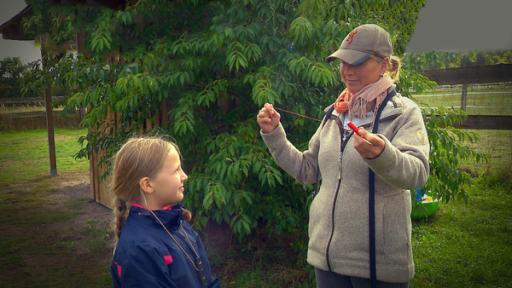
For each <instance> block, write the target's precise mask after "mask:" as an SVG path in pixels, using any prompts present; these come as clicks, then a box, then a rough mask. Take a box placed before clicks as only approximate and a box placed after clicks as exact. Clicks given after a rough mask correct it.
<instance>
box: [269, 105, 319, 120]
mask: <svg viewBox="0 0 512 288" xmlns="http://www.w3.org/2000/svg"><path fill="white" fill-rule="evenodd" d="M274 108H275V109H276V110H278V111H281V112H284V113H288V114H291V115H294V116H297V117H302V118H305V119H308V120H313V121H317V122H322V120H320V119H317V118H314V117H310V116H307V115H302V114H299V113H297V112H293V111H289V110H286V109H283V108H279V107H274Z"/></svg>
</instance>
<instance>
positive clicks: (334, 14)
mask: <svg viewBox="0 0 512 288" xmlns="http://www.w3.org/2000/svg"><path fill="white" fill-rule="evenodd" d="M29 2H31V3H32V4H33V5H34V16H33V17H32V18H30V19H29V20H27V21H26V23H25V27H26V28H27V29H29V30H31V31H38V29H41V28H40V27H42V24H41V23H43V22H44V21H43V20H44V17H48V18H49V20H50V21H49V23H50V24H51V25H50V28H49V30H48V31H50V32H49V37H50V39H51V40H52V41H54V42H55V43H65V42H66V41H68V40H73V35H74V33H76V32H85V33H86V34H87V35H88V37H87V47H88V50H89V53H88V54H89V55H79V56H67V57H63V58H61V59H60V60H59V61H57V62H56V63H55V64H52V69H50V73H52V77H51V78H52V79H54V80H53V81H54V82H55V84H57V85H59V86H61V87H64V89H65V90H66V91H70V93H71V96H70V97H69V99H68V102H67V107H68V108H69V109H73V108H78V107H89V108H90V109H89V112H88V113H87V114H86V115H85V117H84V119H83V122H82V125H83V126H84V127H88V128H97V127H99V124H100V123H102V122H103V121H104V120H105V117H106V115H107V113H108V111H114V112H120V114H121V118H122V119H121V120H122V121H121V122H122V127H121V128H120V129H116V130H115V131H108V132H109V133H104V132H103V131H98V130H89V133H88V135H87V136H86V137H84V138H83V139H82V141H83V144H84V148H83V149H82V150H81V151H80V152H79V153H78V156H82V157H87V155H88V154H89V152H90V151H93V150H98V149H104V150H105V151H106V152H107V153H106V157H105V158H104V160H105V161H104V163H105V165H108V163H109V156H111V155H112V154H113V153H114V152H115V151H116V150H117V149H118V147H119V145H120V144H121V143H123V141H125V139H126V138H127V137H129V136H130V135H133V134H134V133H135V132H134V130H136V129H134V128H136V127H139V126H140V125H142V123H143V121H145V119H146V118H149V117H150V116H151V115H152V112H154V111H156V110H157V109H158V107H160V105H161V103H163V102H164V103H166V104H167V105H168V106H169V107H172V109H171V111H170V112H169V117H170V119H171V121H170V122H171V125H170V127H169V128H167V129H162V128H155V129H154V130H153V131H152V132H151V133H153V134H160V135H162V134H163V135H167V136H169V137H171V138H174V139H175V140H176V142H177V143H178V144H179V145H180V147H181V148H182V150H183V151H182V152H183V155H184V158H185V161H184V162H185V168H186V169H187V170H188V172H189V174H190V180H189V181H188V184H187V190H188V193H187V197H186V205H187V206H189V207H190V208H191V209H192V210H193V211H194V212H195V215H196V217H195V218H196V222H195V223H197V225H204V224H205V223H206V221H207V219H213V220H215V221H218V222H221V221H223V222H226V223H228V224H229V225H230V226H231V227H232V229H233V231H234V232H235V234H236V235H237V236H238V237H239V238H243V237H245V236H247V235H248V234H249V233H251V232H252V231H254V229H255V228H256V227H257V226H258V225H267V227H272V229H267V231H268V233H273V232H276V233H281V232H286V233H292V234H294V235H299V237H300V238H299V239H303V240H305V238H306V237H305V233H306V229H305V227H306V225H305V222H306V219H307V213H308V204H309V201H310V196H309V195H310V192H311V189H312V187H310V186H302V185H300V184H298V183H296V182H295V181H294V180H293V179H292V178H290V177H289V176H287V175H286V174H285V173H284V172H283V171H282V170H280V169H279V168H278V167H277V166H276V165H275V163H274V162H273V160H272V159H271V157H270V155H269V154H268V152H267V149H266V147H265V146H264V144H263V143H262V141H261V139H260V138H259V135H258V133H259V130H258V127H257V124H256V121H255V116H256V113H257V111H258V109H259V108H260V106H261V105H262V104H263V103H265V102H271V103H274V104H275V105H276V106H278V107H283V108H286V109H289V110H292V111H294V112H297V113H305V114H307V115H310V116H313V117H317V118H321V117H322V114H323V108H324V107H325V106H327V105H329V104H330V103H332V101H333V100H334V99H335V97H336V96H337V95H338V93H339V91H340V90H341V89H342V88H343V85H342V83H341V81H340V80H339V76H338V67H337V64H336V63H333V64H328V63H326V62H325V57H326V56H327V55H329V54H330V53H331V52H332V51H334V50H335V49H337V47H338V46H339V44H340V42H341V40H342V39H343V37H344V36H345V35H346V34H347V33H348V32H350V31H351V30H352V29H353V28H354V27H356V26H358V25H360V24H363V23H376V24H379V25H381V26H383V27H385V28H386V29H387V30H388V31H390V32H391V35H392V39H393V42H394V46H395V52H396V54H398V55H401V54H402V53H403V52H404V48H405V45H406V43H407V42H408V40H409V38H410V36H411V33H412V32H413V31H414V27H415V22H416V17H417V13H418V11H419V9H420V8H421V7H422V6H423V5H424V1H423V0H422V1H405V0H403V1H402V0H395V1H391V0H387V1H384V0H381V1H343V2H340V1H328V0H304V1H288V0H272V1H271V0H262V1H256V0H252V1H251V0H243V1H242V0H239V1H235V0H232V1H199V0H189V1H164V0H140V1H136V2H135V4H133V5H129V6H127V7H126V9H124V10H119V11H114V10H110V9H108V8H102V7H89V6H58V7H57V6H49V7H47V6H45V5H47V4H45V3H46V1H42V0H32V1H29ZM46 10H47V12H44V11H46ZM45 15H46V16H45ZM34 33H37V32H34ZM428 83H429V82H428V80H426V79H425V78H424V77H423V76H421V74H419V72H418V71H417V70H415V69H412V68H408V67H406V69H405V70H404V72H403V78H402V80H401V81H400V83H399V89H400V91H402V92H403V93H404V94H407V93H409V91H412V90H414V89H415V90H418V89H423V88H424V87H427V86H428V85H429V84H428ZM283 124H284V126H285V129H286V131H287V133H288V137H289V139H290V141H292V142H293V143H294V144H296V146H297V147H298V148H299V149H305V148H306V147H307V143H308V141H309V138H310V137H311V135H312V134H313V132H314V131H315V129H316V128H317V125H318V123H316V122H310V121H304V120H303V119H300V118H290V117H288V116H287V115H285V116H284V118H283ZM438 181H443V180H439V179H438ZM296 245H299V246H300V245H304V241H298V242H297V244H296ZM300 250H301V251H305V249H304V248H303V247H302V249H300Z"/></svg>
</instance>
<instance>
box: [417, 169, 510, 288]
mask: <svg viewBox="0 0 512 288" xmlns="http://www.w3.org/2000/svg"><path fill="white" fill-rule="evenodd" d="M505 171H507V172H505ZM511 176H512V173H510V170H501V172H490V173H487V174H484V175H483V176H481V177H480V178H478V179H477V180H476V181H475V183H474V185H472V186H471V187H470V188H469V192H470V201H469V203H468V205H465V204H464V203H461V202H455V203H450V204H445V205H443V207H442V209H441V213H439V214H438V215H437V216H436V218H435V219H433V220H431V221H429V222H420V223H416V224H415V225H414V228H413V251H414V258H415V263H416V277H415V278H414V279H413V281H412V287H511V285H512V284H510V283H511V281H512V271H511V270H510V267H512V236H511V235H512V210H510V203H511V202H512V195H511V194H510V191H511V190H512V181H511V180H510V177H511Z"/></svg>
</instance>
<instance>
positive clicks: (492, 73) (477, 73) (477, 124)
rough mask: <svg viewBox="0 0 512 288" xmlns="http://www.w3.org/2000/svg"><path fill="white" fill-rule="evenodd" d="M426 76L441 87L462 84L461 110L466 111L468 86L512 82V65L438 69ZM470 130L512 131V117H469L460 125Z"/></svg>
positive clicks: (430, 71)
mask: <svg viewBox="0 0 512 288" xmlns="http://www.w3.org/2000/svg"><path fill="white" fill-rule="evenodd" d="M424 74H425V76H427V77H428V78H429V79H431V80H434V81H436V82H437V84H439V85H458V84H462V92H461V108H462V109H463V110H466V106H467V96H468V85H469V84H484V83H500V82H510V81H512V64H498V65H483V66H468V67H461V68H449V69H436V70H428V71H424ZM458 127H460V128H468V129H501V130H511V129H512V115H508V116H496V115H468V118H467V119H466V120H465V121H464V122H462V123H460V124H459V125H458Z"/></svg>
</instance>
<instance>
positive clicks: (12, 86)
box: [0, 57, 35, 98]
mask: <svg viewBox="0 0 512 288" xmlns="http://www.w3.org/2000/svg"><path fill="white" fill-rule="evenodd" d="M27 68H28V67H27V65H23V64H22V63H21V61H20V59H19V58H17V57H8V58H4V59H2V60H0V97H2V98H8V97H21V96H23V95H22V91H21V90H22V79H23V77H22V76H23V73H24V72H25V71H27ZM33 96H35V95H33Z"/></svg>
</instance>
